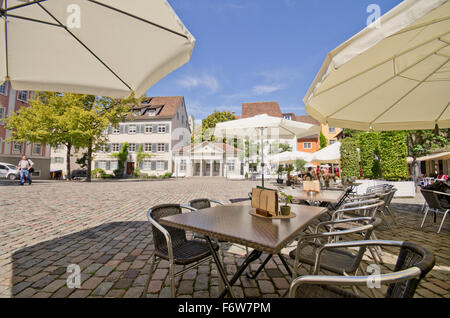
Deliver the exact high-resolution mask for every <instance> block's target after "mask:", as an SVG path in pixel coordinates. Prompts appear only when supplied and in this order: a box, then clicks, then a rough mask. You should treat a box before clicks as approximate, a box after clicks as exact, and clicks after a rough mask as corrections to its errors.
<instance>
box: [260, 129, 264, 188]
mask: <svg viewBox="0 0 450 318" xmlns="http://www.w3.org/2000/svg"><path fill="white" fill-rule="evenodd" d="M260 129H261V149H260V151H261V180H262V187H263V188H264V142H263V129H264V128H260Z"/></svg>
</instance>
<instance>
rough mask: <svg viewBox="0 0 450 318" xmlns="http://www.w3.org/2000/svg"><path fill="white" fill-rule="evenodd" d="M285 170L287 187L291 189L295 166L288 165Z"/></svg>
mask: <svg viewBox="0 0 450 318" xmlns="http://www.w3.org/2000/svg"><path fill="white" fill-rule="evenodd" d="M284 170H285V171H286V173H287V180H286V185H287V186H288V187H289V186H291V185H292V182H291V172H292V171H293V170H294V166H293V165H286V168H284Z"/></svg>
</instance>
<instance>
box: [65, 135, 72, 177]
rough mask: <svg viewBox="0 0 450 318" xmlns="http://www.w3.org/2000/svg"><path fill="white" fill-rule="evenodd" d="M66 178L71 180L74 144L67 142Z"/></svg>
mask: <svg viewBox="0 0 450 318" xmlns="http://www.w3.org/2000/svg"><path fill="white" fill-rule="evenodd" d="M66 149H67V151H66V180H67V181H71V178H70V153H71V151H72V144H70V143H68V144H66Z"/></svg>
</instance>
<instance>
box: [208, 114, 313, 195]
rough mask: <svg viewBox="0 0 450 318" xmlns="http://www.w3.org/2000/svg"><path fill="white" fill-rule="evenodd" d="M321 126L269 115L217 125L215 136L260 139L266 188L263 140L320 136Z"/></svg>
mask: <svg viewBox="0 0 450 318" xmlns="http://www.w3.org/2000/svg"><path fill="white" fill-rule="evenodd" d="M319 132H320V126H317V125H311V124H307V123H303V122H297V121H293V120H288V119H284V118H279V117H273V116H269V115H267V114H262V115H256V116H253V117H249V118H243V119H237V120H231V121H227V122H223V123H219V124H217V125H216V127H215V129H214V136H216V137H219V138H220V137H222V138H242V139H246V138H247V139H250V138H252V137H253V138H255V137H256V138H258V137H259V139H260V141H261V151H260V153H261V164H262V166H263V169H262V186H263V187H264V144H263V139H264V138H265V139H290V138H294V137H297V138H301V137H304V136H309V135H314V134H318V133H319Z"/></svg>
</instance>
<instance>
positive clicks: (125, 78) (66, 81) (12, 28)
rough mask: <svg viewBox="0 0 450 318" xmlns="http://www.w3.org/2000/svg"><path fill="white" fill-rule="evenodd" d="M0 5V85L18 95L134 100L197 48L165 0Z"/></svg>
mask: <svg viewBox="0 0 450 318" xmlns="http://www.w3.org/2000/svg"><path fill="white" fill-rule="evenodd" d="M0 4H1V6H0V8H1V10H0V15H1V17H2V19H1V20H0V61H1V62H0V63H1V64H0V82H3V81H4V80H10V82H11V84H12V86H13V88H14V89H16V90H42V91H59V92H72V93H85V94H93V95H103V96H111V97H127V96H128V95H130V93H131V92H134V93H135V94H136V96H138V97H139V96H142V95H144V94H145V92H146V91H147V90H148V89H149V88H150V87H151V86H152V85H153V84H155V83H156V82H157V81H158V80H160V79H161V78H163V77H164V76H166V75H167V74H169V73H170V72H172V71H173V70H175V69H177V68H178V67H180V66H182V65H183V64H185V63H186V62H188V61H189V59H190V57H191V54H192V50H193V48H194V44H195V39H194V38H193V36H192V35H191V34H190V33H189V31H188V30H187V29H186V28H185V27H184V25H183V23H182V22H181V21H180V19H179V18H178V17H177V15H176V13H175V12H174V11H173V10H172V8H171V7H170V5H169V4H168V3H167V1H166V0H126V1H124V0H95V1H94V0H45V1H42V0H35V1H32V0H30V1H19V0H8V1H6V0H0Z"/></svg>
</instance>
